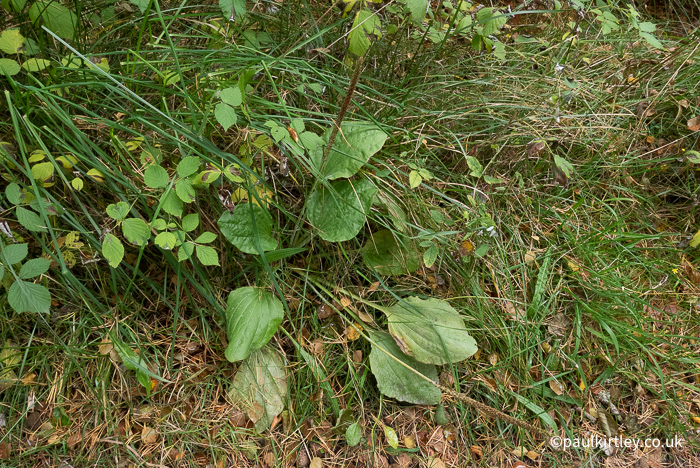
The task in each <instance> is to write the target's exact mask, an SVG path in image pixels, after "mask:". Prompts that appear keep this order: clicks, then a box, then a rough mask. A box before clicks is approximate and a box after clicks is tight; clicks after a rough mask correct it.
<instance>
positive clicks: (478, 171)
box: [466, 156, 484, 177]
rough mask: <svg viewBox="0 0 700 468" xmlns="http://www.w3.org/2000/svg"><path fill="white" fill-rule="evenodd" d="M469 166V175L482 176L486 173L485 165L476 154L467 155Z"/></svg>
mask: <svg viewBox="0 0 700 468" xmlns="http://www.w3.org/2000/svg"><path fill="white" fill-rule="evenodd" d="M466 160H467V166H469V170H470V171H471V173H470V174H469V175H471V176H473V177H481V176H482V174H483V173H484V167H483V166H482V165H481V163H480V162H479V160H478V159H476V158H475V157H474V156H467V157H466Z"/></svg>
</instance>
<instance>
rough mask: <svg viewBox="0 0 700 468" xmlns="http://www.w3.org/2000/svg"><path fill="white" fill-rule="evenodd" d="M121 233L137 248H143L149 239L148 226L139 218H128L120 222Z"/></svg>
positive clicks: (149, 231)
mask: <svg viewBox="0 0 700 468" xmlns="http://www.w3.org/2000/svg"><path fill="white" fill-rule="evenodd" d="M122 233H124V237H125V238H126V240H128V241H129V242H131V243H132V244H134V245H138V246H139V247H141V246H143V245H145V244H146V242H148V239H150V238H151V230H150V229H149V228H148V224H146V221H144V220H143V219H141V218H129V219H125V220H124V221H123V222H122Z"/></svg>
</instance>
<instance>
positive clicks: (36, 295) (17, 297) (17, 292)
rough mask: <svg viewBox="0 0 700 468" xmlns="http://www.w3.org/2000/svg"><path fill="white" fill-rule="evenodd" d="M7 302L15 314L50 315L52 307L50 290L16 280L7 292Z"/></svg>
mask: <svg viewBox="0 0 700 468" xmlns="http://www.w3.org/2000/svg"><path fill="white" fill-rule="evenodd" d="M7 302H8V303H9V304H10V307H12V308H13V309H14V310H15V312H35V313H37V314H40V313H48V312H49V307H50V306H51V294H49V290H48V289H46V288H45V287H44V286H42V285H40V284H34V283H30V282H28V281H23V280H21V279H18V280H16V281H15V282H14V283H12V286H10V290H9V291H8V292H7Z"/></svg>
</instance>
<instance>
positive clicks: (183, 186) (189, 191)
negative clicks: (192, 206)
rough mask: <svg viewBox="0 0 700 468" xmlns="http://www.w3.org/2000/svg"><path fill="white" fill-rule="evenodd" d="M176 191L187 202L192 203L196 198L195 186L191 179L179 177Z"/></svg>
mask: <svg viewBox="0 0 700 468" xmlns="http://www.w3.org/2000/svg"><path fill="white" fill-rule="evenodd" d="M175 193H177V196H178V197H179V198H180V200H182V201H183V202H185V203H192V202H193V201H195V200H196V198H195V195H196V193H195V191H194V187H192V182H190V181H189V179H179V180H178V181H177V182H175Z"/></svg>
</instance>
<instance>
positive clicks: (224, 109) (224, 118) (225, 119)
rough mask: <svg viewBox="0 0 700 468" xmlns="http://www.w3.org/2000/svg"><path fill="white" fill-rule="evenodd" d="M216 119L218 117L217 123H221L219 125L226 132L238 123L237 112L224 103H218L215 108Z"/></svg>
mask: <svg viewBox="0 0 700 468" xmlns="http://www.w3.org/2000/svg"><path fill="white" fill-rule="evenodd" d="M214 117H216V121H217V122H219V125H221V126H222V127H224V131H226V130H228V129H229V128H231V126H233V125H236V122H238V115H237V114H236V110H235V109H234V108H233V107H231V106H229V105H228V104H226V103H223V102H220V103H218V104H217V105H216V107H215V108H214Z"/></svg>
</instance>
